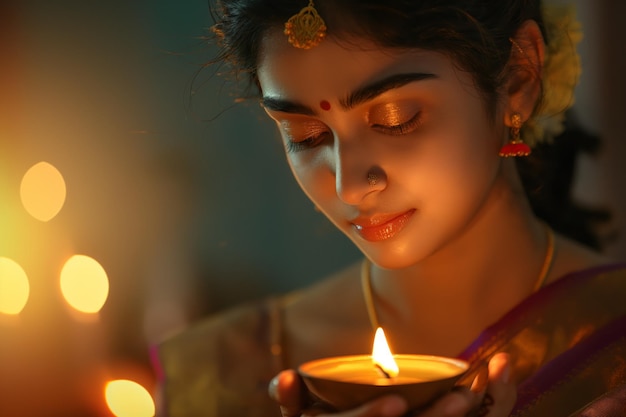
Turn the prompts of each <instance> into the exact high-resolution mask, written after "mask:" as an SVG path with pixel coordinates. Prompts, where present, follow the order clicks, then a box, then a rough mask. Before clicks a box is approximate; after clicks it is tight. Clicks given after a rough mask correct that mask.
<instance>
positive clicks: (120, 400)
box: [104, 379, 156, 417]
mask: <svg viewBox="0 0 626 417" xmlns="http://www.w3.org/2000/svg"><path fill="white" fill-rule="evenodd" d="M104 396H105V398H106V402H107V405H108V406H109V409H110V410H111V412H112V413H113V414H114V415H115V416H116V417H152V416H154V414H155V411H156V410H155V406H154V400H153V399H152V397H151V396H150V393H148V391H147V390H146V389H145V388H144V387H142V386H141V385H139V384H138V383H136V382H133V381H129V380H127V379H117V380H115V381H110V382H108V383H107V384H106V387H105V389H104Z"/></svg>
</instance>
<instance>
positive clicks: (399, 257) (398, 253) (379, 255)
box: [355, 242, 428, 269]
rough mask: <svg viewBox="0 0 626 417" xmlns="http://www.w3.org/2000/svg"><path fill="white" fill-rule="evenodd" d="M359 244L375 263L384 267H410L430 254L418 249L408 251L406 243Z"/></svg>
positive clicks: (362, 250)
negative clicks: (422, 253)
mask: <svg viewBox="0 0 626 417" xmlns="http://www.w3.org/2000/svg"><path fill="white" fill-rule="evenodd" d="M355 243H357V242H355ZM357 246H358V247H359V249H360V250H361V252H363V254H364V255H365V256H366V257H367V258H369V260H370V261H371V262H372V263H373V264H375V265H376V266H378V267H379V268H383V269H403V268H408V267H410V266H413V265H416V264H418V263H420V262H421V261H423V260H424V259H426V258H427V256H428V255H426V254H424V255H420V254H419V253H417V251H408V250H407V247H406V246H405V245H391V244H384V243H383V244H378V243H377V244H371V243H369V242H366V243H365V244H364V243H363V242H359V243H358V244H357ZM376 246H378V247H376Z"/></svg>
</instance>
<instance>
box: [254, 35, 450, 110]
mask: <svg viewBox="0 0 626 417" xmlns="http://www.w3.org/2000/svg"><path fill="white" fill-rule="evenodd" d="M410 72H422V73H432V74H436V75H437V76H438V78H446V77H448V76H453V75H454V72H455V70H454V67H453V65H452V63H451V61H450V59H449V58H448V57H447V56H445V55H444V54H441V53H438V52H433V51H426V50H421V49H412V50H397V49H391V48H381V47H380V46H377V45H375V44H373V43H372V42H371V41H368V40H365V39H352V40H350V41H343V40H335V39H333V38H332V37H328V38H326V39H324V40H323V41H322V42H321V43H320V44H319V45H318V46H316V47H313V48H311V49H308V50H304V49H298V48H295V47H293V46H292V45H291V44H290V43H289V42H288V41H287V38H286V36H285V35H284V34H283V33H282V32H280V31H275V32H271V33H269V34H268V35H267V36H266V37H265V38H264V39H263V41H262V45H261V55H260V58H259V65H258V72H257V74H258V78H259V83H260V85H261V90H262V91H263V94H264V95H271V96H279V97H287V98H306V97H312V96H315V97H323V98H335V97H342V96H343V95H345V93H346V92H347V91H351V90H353V89H355V88H358V87H359V86H361V85H363V84H365V83H369V82H372V81H375V80H377V79H382V78H385V77H387V76H390V75H393V74H397V73H410Z"/></svg>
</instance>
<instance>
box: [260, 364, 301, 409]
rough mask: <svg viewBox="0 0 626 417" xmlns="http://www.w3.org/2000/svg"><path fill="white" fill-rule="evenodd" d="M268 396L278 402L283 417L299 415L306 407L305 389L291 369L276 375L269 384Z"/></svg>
mask: <svg viewBox="0 0 626 417" xmlns="http://www.w3.org/2000/svg"><path fill="white" fill-rule="evenodd" d="M269 395H270V397H271V398H272V399H273V400H274V401H276V402H277V403H278V405H279V406H280V411H281V413H282V416H283V417H296V416H300V414H301V412H302V410H303V409H304V408H305V407H306V405H307V404H306V390H304V389H303V387H302V380H301V379H300V376H299V375H298V374H297V373H296V371H294V370H293V369H288V370H285V371H282V372H280V373H279V374H278V375H276V376H275V377H274V378H273V379H272V381H271V382H270V385H269Z"/></svg>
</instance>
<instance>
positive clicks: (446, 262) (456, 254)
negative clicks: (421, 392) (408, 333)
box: [371, 197, 547, 340]
mask: <svg viewBox="0 0 626 417" xmlns="http://www.w3.org/2000/svg"><path fill="white" fill-rule="evenodd" d="M511 198H514V197H511ZM520 198H521V197H520ZM546 250H547V236H546V232H545V227H544V225H543V224H542V223H541V222H540V221H538V220H537V219H536V218H535V217H534V216H533V215H532V212H531V210H530V208H529V207H528V205H527V204H520V202H519V200H518V201H514V202H513V201H509V203H508V204H507V202H506V199H505V201H504V202H501V203H500V204H499V205H496V206H495V208H494V209H493V212H492V213H487V214H486V215H484V216H483V217H482V218H480V219H476V220H475V221H474V222H472V224H470V225H469V226H468V227H467V228H466V229H465V230H464V231H463V232H462V233H461V234H459V235H458V236H455V237H454V238H452V239H450V240H449V241H448V242H447V243H446V244H445V245H444V246H443V247H441V248H440V249H439V250H438V251H437V252H436V253H434V254H432V255H431V256H429V257H428V258H427V259H424V260H423V261H422V262H420V263H418V264H415V265H412V266H410V267H408V268H404V269H399V270H387V269H381V268H378V267H376V266H373V267H372V272H371V274H372V276H371V285H372V290H373V293H374V301H375V304H376V309H377V312H378V316H379V321H380V323H381V325H382V326H384V327H389V326H393V327H396V326H398V328H407V327H406V326H411V327H412V328H416V327H418V328H419V327H420V326H421V327H422V328H423V329H424V333H426V334H433V333H436V329H451V328H454V329H459V328H464V329H468V332H470V333H472V336H476V334H473V333H475V332H477V331H479V330H481V329H483V328H484V327H486V326H487V325H489V324H491V323H492V322H494V321H495V320H497V319H498V318H499V317H501V316H502V315H503V314H504V313H505V312H507V311H508V310H510V309H511V308H512V307H513V306H515V305H516V304H517V303H519V302H520V301H521V300H523V299H524V298H525V297H527V296H528V295H530V294H531V293H532V292H533V287H534V286H535V284H536V282H537V278H538V277H539V275H540V271H541V269H542V266H543V264H544V261H545V259H546ZM424 312H428V314H424ZM468 337H470V336H469V335H468ZM470 340H471V339H470Z"/></svg>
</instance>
